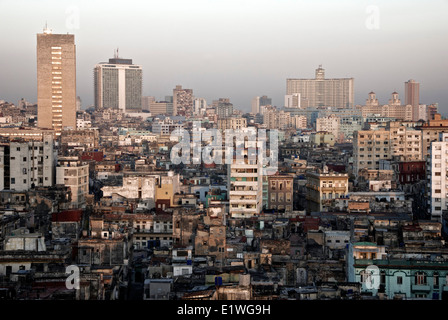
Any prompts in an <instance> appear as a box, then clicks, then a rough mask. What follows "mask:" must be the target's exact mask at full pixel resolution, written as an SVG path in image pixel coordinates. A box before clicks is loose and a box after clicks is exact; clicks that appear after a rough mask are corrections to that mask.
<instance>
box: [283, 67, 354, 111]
mask: <svg viewBox="0 0 448 320" xmlns="http://www.w3.org/2000/svg"><path fill="white" fill-rule="evenodd" d="M293 94H300V104H298V105H299V106H301V107H302V108H308V107H336V108H347V107H352V106H354V101H355V95H354V79H353V78H332V79H330V78H329V79H326V78H325V70H324V69H323V68H322V66H319V68H317V69H316V76H315V78H314V79H292V78H290V79H287V80H286V95H293Z"/></svg>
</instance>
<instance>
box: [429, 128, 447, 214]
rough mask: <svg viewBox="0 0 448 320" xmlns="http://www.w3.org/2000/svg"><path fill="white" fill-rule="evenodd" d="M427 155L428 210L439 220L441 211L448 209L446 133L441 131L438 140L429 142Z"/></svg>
mask: <svg viewBox="0 0 448 320" xmlns="http://www.w3.org/2000/svg"><path fill="white" fill-rule="evenodd" d="M430 150H431V151H430V154H429V157H428V162H429V163H428V175H429V176H428V179H427V180H428V185H429V186H430V188H429V198H428V204H429V210H430V212H429V213H430V214H431V219H433V220H436V221H439V222H440V221H441V219H442V213H443V211H444V210H447V209H448V188H447V187H448V183H447V180H448V166H447V163H446V159H447V157H448V133H441V134H440V137H439V141H435V142H432V143H431V149H430Z"/></svg>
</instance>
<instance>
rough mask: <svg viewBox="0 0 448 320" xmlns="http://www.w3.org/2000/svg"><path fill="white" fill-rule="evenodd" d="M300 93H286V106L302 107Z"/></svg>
mask: <svg viewBox="0 0 448 320" xmlns="http://www.w3.org/2000/svg"><path fill="white" fill-rule="evenodd" d="M300 107H301V105H300V93H294V94H287V95H285V108H298V109H300Z"/></svg>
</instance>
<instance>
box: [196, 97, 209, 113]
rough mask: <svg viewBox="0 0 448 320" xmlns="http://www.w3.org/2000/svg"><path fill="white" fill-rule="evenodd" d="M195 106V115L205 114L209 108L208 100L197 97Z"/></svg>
mask: <svg viewBox="0 0 448 320" xmlns="http://www.w3.org/2000/svg"><path fill="white" fill-rule="evenodd" d="M193 106H194V107H193V115H196V116H200V115H204V114H205V112H206V110H207V101H206V100H205V99H204V98H195V99H194V100H193Z"/></svg>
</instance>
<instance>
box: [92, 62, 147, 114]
mask: <svg viewBox="0 0 448 320" xmlns="http://www.w3.org/2000/svg"><path fill="white" fill-rule="evenodd" d="M94 86H95V107H96V108H97V109H116V110H120V111H121V112H129V113H132V112H141V111H142V88H143V70H142V67H141V66H140V65H135V64H132V59H122V58H119V57H118V55H116V56H115V57H114V58H111V59H109V62H101V63H99V64H97V65H96V66H95V68H94Z"/></svg>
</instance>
